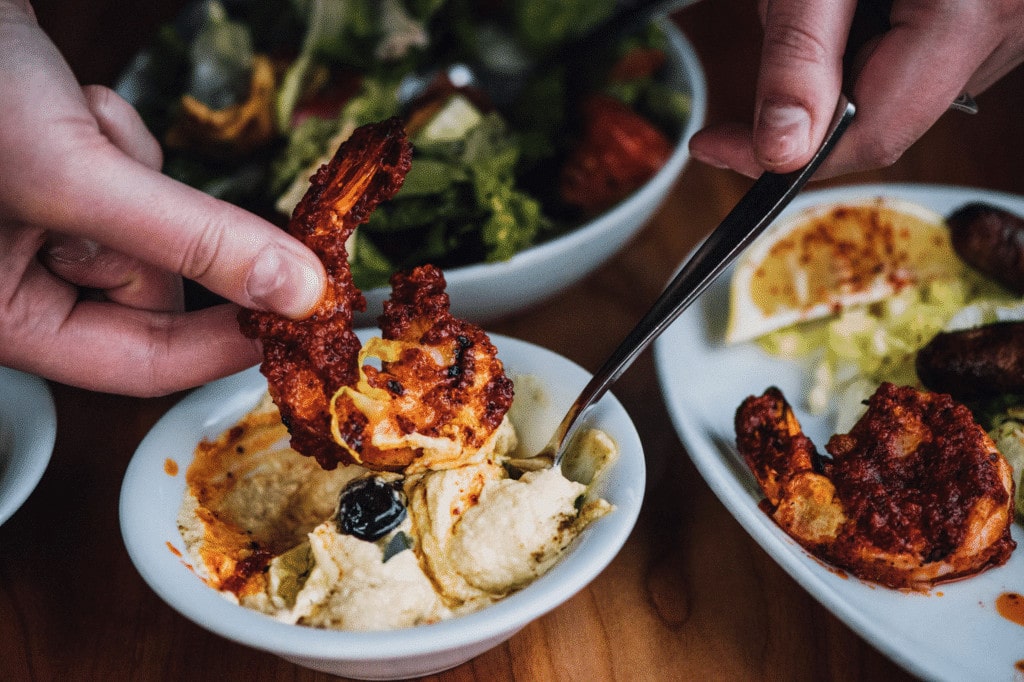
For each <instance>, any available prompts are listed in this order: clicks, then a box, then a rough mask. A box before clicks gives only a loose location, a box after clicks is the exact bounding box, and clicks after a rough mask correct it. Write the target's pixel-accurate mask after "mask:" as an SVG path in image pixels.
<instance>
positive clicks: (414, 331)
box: [239, 119, 512, 471]
mask: <svg viewBox="0 0 1024 682" xmlns="http://www.w3.org/2000/svg"><path fill="white" fill-rule="evenodd" d="M411 159H412V148H411V146H410V145H409V142H408V139H407V137H406V134H405V131H404V129H403V128H402V125H401V123H400V121H399V120H398V119H391V120H388V121H384V122H382V123H376V124H370V125H367V126H363V127H362V128H359V129H357V130H356V131H355V132H354V133H352V136H351V137H350V138H349V139H348V140H347V141H346V142H345V143H344V144H342V145H341V147H340V148H339V149H338V151H337V153H336V154H335V156H334V158H333V159H332V160H331V161H330V163H328V164H326V165H324V166H323V167H321V168H320V170H319V171H317V173H316V175H314V176H313V178H312V184H311V186H310V188H309V190H308V191H307V193H306V195H305V196H304V197H303V198H302V200H301V201H300V202H299V204H298V206H296V208H295V212H294V214H293V215H292V219H291V222H290V223H289V226H288V231H289V232H290V233H291V234H292V235H294V236H295V237H297V238H298V239H299V240H301V241H302V242H303V243H305V244H306V246H308V247H309V248H310V249H311V250H312V251H313V252H314V253H316V255H317V256H318V257H319V258H320V260H321V261H322V262H323V264H324V268H325V270H326V272H327V287H326V290H325V292H324V296H323V298H322V299H321V301H320V302H319V303H318V304H317V306H316V307H315V309H314V310H313V312H312V313H311V314H310V315H309V316H308V317H307V318H306V319H303V320H289V319H286V318H283V317H280V316H278V315H274V314H270V313H264V312H257V311H253V310H243V311H242V312H241V313H240V315H239V325H240V327H241V330H242V333H243V334H245V335H246V336H248V337H250V338H257V339H259V340H260V341H261V342H262V345H263V364H262V365H261V368H260V369H261V371H262V373H263V374H264V375H265V376H266V377H267V384H268V388H269V391H270V395H271V397H272V398H273V399H274V402H275V403H276V404H277V405H278V407H279V409H280V412H281V420H282V421H283V422H284V424H285V425H286V426H287V427H288V430H289V432H290V434H291V444H292V447H293V448H294V449H295V450H297V451H298V452H300V453H302V454H304V455H308V456H311V457H315V458H316V460H317V462H318V463H319V464H320V466H321V467H323V468H324V469H333V468H335V467H336V466H337V465H338V464H350V463H359V464H361V465H363V466H365V467H367V468H370V469H378V470H396V471H398V470H406V469H409V468H410V466H412V465H413V464H414V463H415V466H413V467H412V470H416V469H426V468H446V467H454V466H459V465H461V464H463V463H465V461H466V459H467V458H469V459H472V458H479V457H482V456H484V455H485V454H486V450H483V451H481V448H482V447H484V446H485V445H486V444H487V443H488V442H490V440H491V437H492V435H493V434H494V433H495V432H496V431H497V428H498V426H499V425H500V424H501V422H502V419H503V418H504V416H505V413H506V412H507V411H508V408H509V406H510V405H511V402H512V382H511V381H510V380H509V379H508V378H507V377H506V376H505V374H504V368H503V366H502V364H501V361H500V360H498V358H497V351H496V349H495V348H494V346H493V345H492V344H491V342H490V340H489V339H488V338H487V335H486V334H485V333H484V332H483V330H481V329H480V328H478V327H476V326H475V325H472V324H470V323H467V322H463V321H461V320H458V319H457V318H455V317H453V316H452V315H451V314H450V313H449V309H448V295H447V294H446V293H444V288H445V280H444V277H443V275H442V274H441V272H440V271H439V270H437V269H436V268H434V267H433V266H423V267H421V268H418V269H416V270H415V271H413V272H412V273H408V274H402V273H400V274H397V275H395V276H394V277H393V278H392V286H393V294H392V299H391V300H390V301H389V302H388V303H387V304H386V305H385V312H384V315H383V316H382V317H381V331H382V335H383V337H384V338H383V339H381V338H376V339H372V340H371V341H370V342H369V343H368V344H367V346H366V348H362V346H361V344H360V342H359V339H358V337H357V336H356V334H355V332H354V331H353V330H352V317H353V313H354V311H357V310H363V309H365V307H366V301H365V299H364V298H363V295H362V292H360V291H359V289H358V288H356V286H355V284H354V283H353V281H352V273H351V271H350V269H349V263H348V252H347V251H346V248H345V242H346V240H347V239H348V238H349V237H350V236H351V235H352V233H353V231H354V230H355V229H356V226H357V225H359V224H360V223H364V222H366V221H367V220H368V219H369V217H370V214H371V213H372V212H373V210H374V209H375V208H376V207H377V205H378V204H379V203H380V202H382V201H386V200H387V199H390V198H391V197H392V196H394V194H395V193H396V192H398V190H399V188H401V186H402V182H403V181H404V179H405V174H406V173H407V172H408V170H409V167H410V165H411ZM372 358H376V361H377V364H376V365H374V364H368V363H367V362H366V361H367V360H370V359H372Z"/></svg>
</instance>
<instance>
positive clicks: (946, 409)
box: [735, 383, 1016, 589]
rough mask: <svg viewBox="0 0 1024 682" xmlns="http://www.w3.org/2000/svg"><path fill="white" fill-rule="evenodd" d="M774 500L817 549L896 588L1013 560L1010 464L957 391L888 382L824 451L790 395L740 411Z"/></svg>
mask: <svg viewBox="0 0 1024 682" xmlns="http://www.w3.org/2000/svg"><path fill="white" fill-rule="evenodd" d="M735 426H736V436H737V446H738V448H739V450H740V454H741V455H742V456H743V458H744V460H745V461H746V463H747V465H748V466H749V467H750V469H751V471H752V472H753V474H754V477H755V478H756V479H757V482H758V484H759V485H760V486H761V489H762V490H763V491H764V493H765V497H766V500H765V502H764V504H763V507H764V508H765V510H766V511H767V512H768V513H769V514H770V515H771V516H772V518H773V519H774V520H775V521H776V522H777V523H778V524H779V526H780V527H781V528H782V529H783V530H785V531H786V533H788V534H789V535H790V536H791V537H792V538H794V539H795V540H796V541H797V542H799V543H800V544H801V545H802V546H803V547H804V548H805V549H807V550H808V551H809V552H810V553H811V554H813V555H815V556H817V557H818V558H820V559H822V560H824V561H826V562H828V563H831V564H833V565H835V566H838V567H840V568H844V569H847V570H849V571H850V572H852V573H853V574H854V575H857V576H858V577H860V578H862V579H865V580H870V581H873V582H877V583H881V584H883V585H887V586H889V587H895V588H909V589H928V588H929V587H931V586H932V585H934V584H936V583H939V582H943V581H948V580H953V579H956V578H963V577H967V576H970V575H973V574H975V573H978V572H980V571H983V570H985V569H986V568H989V567H992V566H999V565H1001V564H1003V563H1005V562H1006V560H1007V559H1008V558H1009V557H1010V554H1011V552H1012V551H1013V550H1014V548H1015V547H1016V543H1015V542H1014V541H1013V539H1012V538H1011V537H1010V526H1011V523H1012V521H1013V492H1014V482H1013V475H1012V470H1011V468H1010V465H1009V464H1008V463H1007V461H1006V459H1005V458H1004V457H1003V456H1002V455H1001V454H1000V453H999V451H998V450H997V449H996V447H995V444H994V443H993V442H992V440H991V438H989V436H988V434H986V433H985V431H984V430H983V429H982V428H981V427H980V426H979V425H978V424H977V423H975V421H974V418H973V416H972V415H971V413H970V411H969V410H968V409H967V408H966V407H964V406H963V405H960V404H958V403H956V402H955V401H954V400H953V399H952V398H951V397H950V396H948V395H945V394H938V393H927V392H922V391H918V390H916V389H913V388H909V387H898V386H895V385H893V384H888V383H886V384H882V385H881V386H880V387H879V388H878V390H877V391H876V392H875V394H874V395H873V396H872V397H871V399H870V401H869V404H868V409H867V412H866V413H865V414H864V416H863V417H862V418H861V420H860V421H859V422H857V424H856V425H855V426H854V427H853V429H851V431H850V433H849V434H841V435H835V436H833V437H832V438H831V439H830V440H829V442H828V444H827V445H826V448H825V449H826V451H827V452H828V453H829V454H830V455H831V457H822V456H819V455H818V453H817V451H816V450H815V448H814V445H813V444H812V443H811V442H810V440H809V439H808V438H807V437H806V436H805V435H804V434H803V432H802V431H801V429H800V425H799V422H798V421H797V419H796V416H795V415H794V413H793V410H792V408H791V407H790V405H789V404H788V403H787V402H786V400H785V398H784V397H783V395H782V393H781V392H780V391H779V390H778V389H776V388H770V389H768V390H767V391H765V393H764V394H763V395H761V396H751V397H749V398H747V399H746V400H744V401H743V403H742V404H741V405H740V407H739V409H738V410H737V412H736V420H735Z"/></svg>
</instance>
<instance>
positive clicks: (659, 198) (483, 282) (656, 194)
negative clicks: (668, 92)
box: [356, 19, 707, 326]
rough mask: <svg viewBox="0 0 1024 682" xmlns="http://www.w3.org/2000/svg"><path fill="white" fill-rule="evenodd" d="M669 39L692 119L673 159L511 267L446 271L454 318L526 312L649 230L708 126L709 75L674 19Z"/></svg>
mask: <svg viewBox="0 0 1024 682" xmlns="http://www.w3.org/2000/svg"><path fill="white" fill-rule="evenodd" d="M659 25H660V26H661V27H662V28H663V29H664V31H665V33H666V35H667V37H668V44H669V54H668V57H669V59H668V67H669V68H668V70H669V73H668V81H667V82H668V83H669V85H671V86H672V87H674V88H676V89H677V90H679V91H680V92H683V93H686V94H688V95H689V97H690V116H689V118H688V119H687V121H686V124H685V126H684V127H683V130H682V132H681V134H680V136H679V140H678V141H677V142H676V145H675V148H674V149H673V151H672V155H671V156H670V157H669V159H668V161H667V162H666V163H665V165H664V166H662V167H661V169H660V170H659V171H658V172H657V173H655V174H654V176H653V177H652V178H651V179H650V180H648V181H647V182H646V183H645V184H644V185H643V186H642V187H640V188H639V189H638V190H636V191H635V192H634V193H633V194H632V195H630V196H629V197H628V198H626V199H625V200H623V201H622V202H620V203H618V204H617V205H615V206H614V207H612V208H611V209H609V210H608V211H606V212H604V213H602V214H601V215H599V216H597V217H596V218H594V219H593V220H591V221H589V222H587V223H584V224H583V225H581V226H579V227H577V228H574V229H572V230H570V231H569V232H566V233H565V234H563V235H561V236H560V237H557V238H555V239H552V240H550V241H547V242H543V243H541V244H537V245H536V246H532V247H530V248H528V249H524V250H523V251H520V252H519V253H517V254H516V255H515V256H513V257H512V258H511V259H509V260H507V261H500V262H495V263H478V264H476V265H467V266H464V267H458V268H451V269H446V270H445V273H444V274H445V279H446V281H447V282H448V289H447V291H448V293H449V295H450V296H451V301H452V312H453V313H454V314H455V315H456V316H458V317H461V318H463V319H466V320H471V321H474V322H486V321H488V320H493V319H497V318H500V317H503V316H506V315H511V314H513V313H516V312H519V311H521V310H525V309H527V308H529V307H531V306H533V305H536V304H538V303H540V302H541V301H543V300H545V299H547V298H550V297H552V296H554V295H556V294H558V293H560V292H561V291H563V290H565V289H566V288H568V287H569V286H571V285H572V284H574V283H576V282H578V281H579V280H581V279H583V278H584V277H586V276H587V275H588V274H590V273H591V272H593V271H594V270H596V269H597V268H598V267H600V266H601V265H602V264H604V263H605V262H606V261H608V260H609V259H610V258H611V257H612V256H614V255H615V254H616V253H618V251H619V250H620V249H622V248H623V247H624V246H625V245H626V244H627V243H628V242H629V241H630V240H632V239H633V237H635V236H636V235H637V233H638V232H640V230H641V229H642V228H643V227H644V226H645V225H646V224H647V221H648V220H650V218H651V217H652V216H653V215H654V212H655V211H656V210H657V209H658V208H659V207H660V206H661V203H662V202H663V201H664V199H665V197H666V195H667V194H668V192H669V190H671V189H672V187H673V186H674V185H675V183H676V181H677V179H678V178H679V175H680V174H681V173H682V171H683V168H684V167H685V166H686V163H687V161H688V160H689V158H690V153H689V142H690V137H691V136H692V135H693V133H695V132H696V131H697V130H699V129H700V128H701V127H702V126H703V125H704V116H705V111H706V109H707V91H706V85H705V81H704V70H703V68H702V66H701V63H700V59H699V58H698V57H697V53H696V52H695V51H694V49H693V46H692V45H691V44H690V42H689V41H688V40H687V39H686V37H685V36H684V35H683V34H682V32H680V30H679V29H678V28H677V27H676V25H675V24H673V23H672V22H671V21H670V20H668V19H663V20H661V22H660V24H659ZM363 293H364V294H365V296H366V312H365V313H361V314H359V315H357V317H356V321H357V324H359V325H363V326H370V325H373V324H376V319H377V316H378V315H380V313H381V311H382V306H383V303H384V301H385V300H387V298H388V296H389V295H390V293H391V290H390V288H388V287H378V288H375V289H370V290H368V291H365V292H363Z"/></svg>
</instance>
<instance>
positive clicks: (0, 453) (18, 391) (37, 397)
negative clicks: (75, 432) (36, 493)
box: [0, 367, 57, 524]
mask: <svg viewBox="0 0 1024 682" xmlns="http://www.w3.org/2000/svg"><path fill="white" fill-rule="evenodd" d="M56 438H57V411H56V409H55V408H54V405H53V395H51V393H50V388H49V386H47V385H46V382H45V381H43V380H42V379H40V378H39V377H36V376H32V375H30V374H25V373H23V372H18V371H17V370H13V369H9V368H7V367H0V524H3V523H4V522H5V521H7V519H9V518H11V516H12V515H13V514H14V512H16V511H18V508H19V507H21V505H22V503H24V502H25V500H26V499H28V496H29V495H30V494H31V493H32V491H33V490H34V489H35V487H36V485H37V484H38V483H39V479H41V478H42V477H43V472H44V471H46V465H47V464H49V462H50V456H51V455H52V454H53V444H54V441H55V440H56Z"/></svg>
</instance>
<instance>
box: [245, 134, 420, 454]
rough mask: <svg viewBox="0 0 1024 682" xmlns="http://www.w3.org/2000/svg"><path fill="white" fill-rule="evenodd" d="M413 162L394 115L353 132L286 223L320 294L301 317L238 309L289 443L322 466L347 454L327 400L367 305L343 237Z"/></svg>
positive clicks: (348, 375)
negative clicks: (313, 266)
mask: <svg viewBox="0 0 1024 682" xmlns="http://www.w3.org/2000/svg"><path fill="white" fill-rule="evenodd" d="M411 162H412V147H411V146H410V144H409V142H408V140H407V139H406V135H405V131H404V129H403V128H402V125H401V122H400V121H399V120H398V119H391V120H388V121H385V122H383V123H379V124H372V125H369V126H364V127H362V128H359V129H357V130H356V131H355V132H353V133H352V136H351V137H350V138H349V139H348V140H347V141H346V142H345V143H344V144H343V145H342V146H341V148H339V149H338V151H337V153H336V154H335V155H334V158H333V159H332V160H331V162H330V163H328V164H326V165H324V166H322V167H321V168H320V170H318V171H317V173H316V174H315V175H314V176H313V178H312V182H311V185H310V188H309V190H308V191H307V192H306V195H305V196H304V197H303V198H302V200H301V201H300V202H299V204H298V206H296V207H295V212H294V213H293V214H292V218H291V221H290V222H289V224H288V232H289V233H290V234H291V235H293V236H294V237H296V238H298V239H299V240H300V241H301V242H303V243H304V244H305V245H306V246H308V247H309V248H310V249H311V250H312V251H313V252H314V253H315V254H316V255H317V256H318V257H319V258H320V260H321V262H322V263H323V264H324V268H325V270H326V273H327V286H326V288H325V291H324V295H323V298H322V299H321V300H320V302H319V303H318V304H317V306H316V307H315V308H314V310H313V312H312V313H311V314H310V315H309V316H308V317H307V318H306V319H304V320H289V319H287V318H284V317H281V316H279V315H275V314H272V313H264V312H259V311H254V310H243V311H242V312H241V313H240V314H239V325H240V327H241V330H242V333H243V334H245V335H246V336H247V337H249V338H258V339H259V340H260V341H261V342H262V345H263V364H262V365H261V367H260V371H261V372H262V373H263V374H264V376H266V377H267V383H268V387H269V390H270V395H271V397H272V398H273V399H274V402H275V403H277V405H278V407H279V408H280V410H281V419H282V421H283V422H284V423H285V425H286V426H287V427H288V430H289V432H290V433H291V437H292V447H293V448H295V449H296V450H298V451H299V452H301V453H302V454H304V455H309V456H311V457H315V458H316V460H317V461H318V462H319V463H320V465H321V466H322V467H324V468H325V469H333V468H334V467H335V466H337V465H338V463H339V462H347V461H349V459H350V458H349V456H348V451H347V450H345V448H343V447H342V446H340V445H338V444H337V443H335V442H334V440H333V439H332V438H331V418H330V410H329V401H330V398H331V396H332V395H333V394H334V391H335V390H337V388H338V387H340V386H344V385H347V384H351V383H354V382H355V381H356V379H357V377H358V365H357V360H358V357H359V349H360V343H359V339H358V338H357V337H356V335H355V332H354V331H353V330H352V315H353V313H354V311H362V310H364V309H365V308H366V300H365V299H364V298H363V294H362V292H360V291H359V289H358V288H356V286H355V284H354V283H353V281H352V273H351V271H350V269H349V265H348V251H347V250H346V248H345V242H346V240H347V239H348V238H349V237H350V236H351V235H352V233H353V231H354V230H355V229H356V226H357V225H359V224H360V223H363V222H366V221H367V220H368V219H369V217H370V213H371V212H372V211H373V209H374V208H376V206H377V205H378V204H379V203H380V202H382V201H386V200H387V199H390V198H391V197H392V196H394V194H395V193H396V192H398V190H399V188H400V187H401V186H402V182H403V181H404V180H405V174H406V173H407V172H408V170H409V167H410V165H411Z"/></svg>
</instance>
